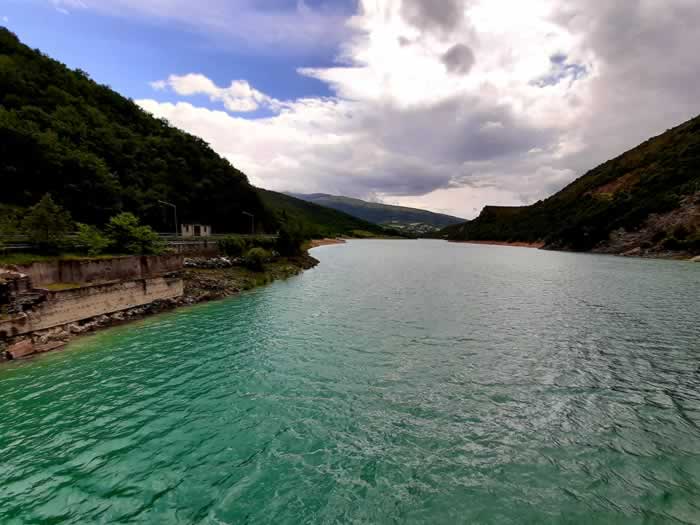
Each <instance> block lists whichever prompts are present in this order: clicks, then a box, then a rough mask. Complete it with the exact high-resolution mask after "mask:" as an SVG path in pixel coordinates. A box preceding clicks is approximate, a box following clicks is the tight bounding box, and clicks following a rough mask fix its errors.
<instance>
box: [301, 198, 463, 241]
mask: <svg viewBox="0 0 700 525" xmlns="http://www.w3.org/2000/svg"><path fill="white" fill-rule="evenodd" d="M292 195H293V196H294V197H297V198H299V199H303V200H306V201H309V202H313V203H315V204H320V205H321V206H326V207H328V208H333V209H335V210H339V211H342V212H345V213H347V214H348V215H352V216H353V217H357V218H359V219H362V220H364V221H367V222H372V223H374V224H380V225H383V226H387V227H391V228H394V229H396V230H399V231H404V232H406V233H412V234H423V233H429V232H433V231H437V230H439V229H440V228H444V227H445V226H449V225H452V224H459V223H462V222H464V219H460V218H459V217H452V216H450V215H444V214H441V213H433V212H431V211H426V210H419V209H416V208H406V207H404V206H391V205H389V204H381V203H378V202H367V201H363V200H360V199H353V198H351V197H342V196H336V195H328V194H325V193H312V194H309V195H305V194H292Z"/></svg>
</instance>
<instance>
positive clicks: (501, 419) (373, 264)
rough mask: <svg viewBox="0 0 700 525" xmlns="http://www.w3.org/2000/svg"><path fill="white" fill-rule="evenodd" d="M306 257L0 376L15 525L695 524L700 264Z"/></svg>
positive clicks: (4, 505) (519, 253)
mask: <svg viewBox="0 0 700 525" xmlns="http://www.w3.org/2000/svg"><path fill="white" fill-rule="evenodd" d="M314 254H315V256H316V257H317V258H319V259H320V260H321V261H322V264H321V265H320V266H319V267H317V268H316V269H314V270H311V271H308V272H306V273H304V274H303V275H302V276H299V277H296V278H293V279H290V280H288V281H285V282H278V283H275V284H273V285H271V286H269V287H266V288H262V289H258V290H256V291H254V292H252V293H247V294H245V295H243V296H241V297H238V298H232V299H229V300H225V301H222V302H217V303H211V304H207V305H203V306H198V307H194V308H189V309H183V310H179V311H177V312H174V313H171V314H167V315H163V316H159V317H155V318H151V319H148V320H146V321H143V322H140V323H136V324H131V325H127V326H124V327H120V328H117V329H113V330H109V331H106V332H102V333H100V334H98V335H96V336H91V337H87V338H84V339H81V340H79V341H77V342H76V343H74V344H72V345H71V346H70V347H69V349H68V350H66V351H64V352H59V353H55V354H50V355H45V356H42V357H40V358H38V359H34V360H31V361H27V362H23V363H16V364H11V365H7V366H3V367H0V487H1V489H2V490H0V523H3V524H12V523H81V524H82V523H187V524H191V523H212V524H223V523H226V524H229V523H230V524H234V523H256V524H257V523H274V524H286V523H289V524H297V523H499V524H500V523H506V524H507V523H542V522H555V523H592V522H605V523H642V522H646V523H700V343H699V340H700V326H699V322H700V321H699V320H700V305H699V303H698V298H699V297H700V264H691V263H683V262H672V261H649V260H638V259H623V258H616V257H605V256H592V255H577V254H567V253H553V252H543V251H537V250H529V249H524V248H507V247H494V246H475V245H457V244H448V243H443V242H439V241H353V242H351V243H349V244H347V245H344V246H328V247H323V248H319V249H317V250H315V252H314Z"/></svg>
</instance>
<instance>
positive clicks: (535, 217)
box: [441, 117, 700, 254]
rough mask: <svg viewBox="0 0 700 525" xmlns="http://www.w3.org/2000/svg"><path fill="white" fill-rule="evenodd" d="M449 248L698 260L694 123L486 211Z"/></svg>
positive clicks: (698, 155) (699, 201)
mask: <svg viewBox="0 0 700 525" xmlns="http://www.w3.org/2000/svg"><path fill="white" fill-rule="evenodd" d="M441 236H443V237H445V238H447V239H449V240H455V241H468V240H483V241H487V240H488V241H505V242H533V243H534V242H542V243H544V244H545V247H546V248H550V249H564V250H575V251H591V250H593V251H599V252H606V253H625V252H635V253H658V252H663V251H667V252H685V253H691V254H696V253H700V117H697V118H694V119H692V120H690V121H688V122H686V123H684V124H682V125H680V126H678V127H675V128H673V129H671V130H668V131H667V132H665V133H664V134H662V135H659V136H658V137H654V138H652V139H649V140H647V141H646V142H644V143H643V144H641V145H639V146H637V147H636V148H634V149H632V150H630V151H628V152H627V153H624V154H623V155H621V156H619V157H617V158H615V159H613V160H610V161H608V162H606V163H604V164H602V165H601V166H599V167H597V168H595V169H593V170H591V171H589V172H588V173H586V174H585V175H584V176H582V177H581V178H579V179H577V180H576V181H574V182H572V183H571V184H569V185H568V186H567V187H566V188H564V189H563V190H561V191H560V192H558V193H556V194H555V195H552V196H551V197H549V198H547V199H545V200H543V201H539V202H537V203H535V204H533V205H531V206H523V207H497V206H486V207H485V208H484V210H483V211H482V213H481V215H479V217H478V218H476V219H474V220H473V221H469V222H466V223H463V224H459V225H456V226H450V227H447V228H445V229H444V230H442V232H441Z"/></svg>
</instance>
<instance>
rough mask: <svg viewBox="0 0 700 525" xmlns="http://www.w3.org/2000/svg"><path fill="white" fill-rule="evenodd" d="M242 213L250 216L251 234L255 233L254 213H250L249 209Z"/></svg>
mask: <svg viewBox="0 0 700 525" xmlns="http://www.w3.org/2000/svg"><path fill="white" fill-rule="evenodd" d="M241 213H242V214H243V215H247V216H248V217H250V225H251V226H250V233H251V235H255V215H253V214H252V213H248V212H247V211H243V212H241Z"/></svg>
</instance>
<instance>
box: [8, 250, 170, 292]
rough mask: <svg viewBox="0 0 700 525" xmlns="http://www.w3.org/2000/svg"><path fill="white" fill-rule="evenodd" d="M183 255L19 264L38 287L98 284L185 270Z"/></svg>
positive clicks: (18, 267) (18, 268)
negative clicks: (56, 284)
mask: <svg viewBox="0 0 700 525" xmlns="http://www.w3.org/2000/svg"><path fill="white" fill-rule="evenodd" d="M182 263H183V257H182V255H181V254H169V255H154V256H143V257H138V256H135V257H114V258H111V259H80V260H74V261H72V260H62V261H48V262H34V263H31V264H26V265H17V266H16V268H17V271H18V272H21V273H23V274H26V275H28V276H29V278H30V279H31V282H32V285H33V286H35V287H42V286H48V285H50V284H55V283H78V284H84V283H98V282H109V281H128V280H135V279H148V278H151V277H156V276H158V275H163V274H166V273H171V272H176V271H179V270H182Z"/></svg>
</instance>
